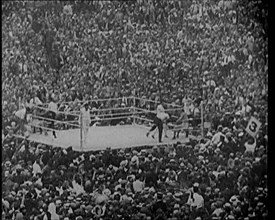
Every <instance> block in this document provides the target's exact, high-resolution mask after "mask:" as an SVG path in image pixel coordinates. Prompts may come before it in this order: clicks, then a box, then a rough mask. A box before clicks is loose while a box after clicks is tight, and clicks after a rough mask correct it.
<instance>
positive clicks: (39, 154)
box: [2, 0, 268, 220]
mask: <svg viewBox="0 0 275 220" xmlns="http://www.w3.org/2000/svg"><path fill="white" fill-rule="evenodd" d="M240 2H242V1H240ZM240 2H239V1H234V0H232V1H216V0H211V1H198V0H195V1H158V0H156V1H154V0H151V1H144V0H138V1H124V2H123V1H90V2H82V3H79V2H78V3H74V2H71V1H69V2H59V1H56V2H39V1H38V2H36V1H34V2H24V1H22V2H4V3H3V4H2V11H3V16H2V30H3V31H2V91H3V93H2V106H3V108H2V109H3V111H2V119H3V121H2V136H3V138H2V139H3V144H2V146H3V147H2V152H3V153H2V168H3V169H2V180H3V192H2V198H3V199H2V207H3V209H2V211H3V212H2V214H3V218H6V219H11V218H12V217H14V218H15V219H17V220H20V219H47V218H46V217H44V216H48V219H168V218H170V219H208V218H209V219H245V218H248V219H264V218H266V217H267V207H266V196H267V187H266V178H267V174H266V163H267V161H266V160H267V157H266V153H267V97H268V93H267V91H268V88H267V72H268V55H267V47H268V45H267V30H268V26H267V22H266V21H265V17H267V10H265V8H264V7H262V8H260V9H258V8H259V7H258V8H257V7H255V5H254V4H256V3H255V1H248V2H246V1H244V4H241V3H240ZM259 2H261V1H259ZM246 7H247V8H246ZM253 15H255V16H254V17H253ZM256 16H258V17H259V19H255V17H256ZM259 20H261V21H263V22H262V23H261V22H259ZM129 96H137V97H145V98H147V99H151V100H156V99H160V98H161V99H162V100H163V101H165V102H167V103H174V104H176V105H180V106H184V107H185V108H186V109H188V106H189V105H191V106H192V105H193V104H192V102H193V103H194V105H195V106H196V104H200V103H198V102H197V101H198V100H200V101H199V102H201V100H203V101H202V103H203V107H204V114H205V118H206V120H207V121H210V122H211V123H212V129H211V130H210V131H209V132H208V133H207V135H206V137H205V138H203V139H199V141H198V140H190V143H188V144H185V145H182V144H181V143H178V144H176V145H175V146H170V147H169V146H166V147H164V149H163V148H162V147H157V148H156V147H154V148H153V149H134V150H131V151H130V150H129V149H125V150H120V151H115V150H106V151H103V152H93V153H91V152H90V153H85V154H84V155H82V154H81V153H79V152H75V151H73V150H72V149H71V148H69V149H66V150H64V149H61V148H56V147H53V146H43V145H42V146H41V145H37V144H36V143H30V142H29V141H28V140H23V142H22V140H20V139H16V138H15V137H13V135H12V133H13V128H14V127H15V126H16V121H17V120H16V117H15V116H14V112H15V111H17V110H18V109H20V108H22V106H23V105H24V106H29V107H31V105H32V104H37V103H49V101H50V100H51V99H52V98H57V100H58V102H59V103H62V102H64V101H66V102H70V101H77V100H90V99H95V98H109V97H129ZM31 100H32V101H31ZM140 104H141V103H137V105H140ZM66 105H67V106H66V107H65V108H64V109H67V110H68V111H75V110H76V104H75V103H73V102H72V104H66ZM191 109H192V108H191ZM190 112H191V110H190ZM250 116H254V117H256V118H257V119H258V120H260V121H261V123H262V127H261V131H260V133H259V134H258V135H257V138H256V139H255V140H253V139H251V138H250V137H249V135H248V134H245V130H244V128H245V127H246V125H247V122H248V120H249V118H250ZM219 125H221V126H219ZM217 136H218V138H217ZM214 137H215V138H214ZM220 137H221V138H220ZM250 139H251V140H250ZM209 140H212V141H209ZM217 140H218V141H217ZM254 144H255V145H256V147H255V146H254ZM249 146H254V147H252V148H253V149H254V148H255V150H252V152H250V150H249V149H250V147H249ZM145 148H146V147H145ZM195 183H196V184H195ZM194 184H195V185H194ZM197 190H198V192H197ZM190 195H193V197H192V198H189V196H190ZM198 195H199V196H198ZM200 196H202V198H203V200H204V202H203V204H204V205H202V207H200V205H198V204H197V203H196V198H199V199H198V200H201V197H200ZM161 201H162V202H161ZM163 202H164V203H163ZM190 204H191V205H190ZM159 207H161V210H162V211H160V212H157V211H156V210H157V209H158V208H159ZM100 212H103V213H104V214H103V213H101V214H100ZM215 215H217V216H215ZM50 216H51V217H50ZM80 216H82V217H80Z"/></svg>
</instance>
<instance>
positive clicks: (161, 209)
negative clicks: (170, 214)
mask: <svg viewBox="0 0 275 220" xmlns="http://www.w3.org/2000/svg"><path fill="white" fill-rule="evenodd" d="M166 212H167V204H166V203H165V202H164V201H163V194H162V193H160V192H159V193H157V200H156V202H155V203H154V204H153V205H152V213H154V215H155V218H156V217H157V216H158V215H160V214H162V215H165V213H166Z"/></svg>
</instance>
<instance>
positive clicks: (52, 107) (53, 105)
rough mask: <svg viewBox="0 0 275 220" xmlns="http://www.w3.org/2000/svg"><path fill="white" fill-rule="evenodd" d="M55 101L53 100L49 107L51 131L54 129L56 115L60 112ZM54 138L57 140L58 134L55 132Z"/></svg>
mask: <svg viewBox="0 0 275 220" xmlns="http://www.w3.org/2000/svg"><path fill="white" fill-rule="evenodd" d="M55 99H56V98H52V99H51V102H50V103H49V106H48V109H49V111H48V118H49V119H52V121H50V124H49V128H51V129H54V121H53V120H55V119H56V113H57V111H58V107H57V103H56V102H55ZM53 136H54V138H56V133H55V131H54V130H53Z"/></svg>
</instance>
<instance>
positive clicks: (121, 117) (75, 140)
mask: <svg viewBox="0 0 275 220" xmlns="http://www.w3.org/2000/svg"><path fill="white" fill-rule="evenodd" d="M85 102H89V103H90V104H92V103H93V102H97V103H100V104H101V108H97V109H96V108H92V109H91V111H90V112H91V118H92V120H91V126H90V127H89V131H88V135H87V139H86V144H85V146H84V144H83V135H82V126H81V123H80V122H81V120H80V117H81V116H80V111H79V110H80V106H81V105H82V104H83V102H78V103H77V106H78V107H76V108H75V109H76V110H75V109H74V111H69V112H66V111H58V112H57V115H58V116H57V118H56V119H49V118H46V117H43V116H39V114H38V113H37V112H38V111H47V110H48V109H47V105H44V106H43V107H42V106H35V109H36V111H33V113H32V115H31V118H32V120H31V121H30V122H29V123H28V125H27V130H28V132H27V135H25V136H27V138H28V140H30V141H33V142H37V143H41V144H46V145H53V146H56V147H62V148H67V147H72V148H73V149H74V150H76V151H97V150H105V149H106V148H108V147H109V148H111V149H119V148H132V147H139V146H155V145H157V146H159V145H167V144H174V143H176V142H181V143H186V142H188V141H189V138H190V137H191V138H195V136H194V135H192V134H191V135H189V137H188V138H186V137H185V135H184V134H181V135H180V136H179V138H176V139H172V137H173V131H174V129H175V128H174V125H173V124H171V123H170V124H169V126H168V127H169V129H168V130H167V135H168V138H166V137H164V134H163V138H162V143H159V142H158V132H157V133H156V135H155V137H154V138H152V136H148V137H147V136H146V133H147V131H148V130H149V129H150V127H151V126H152V119H151V118H150V114H152V113H153V112H154V111H152V110H149V109H148V108H147V107H144V106H149V105H151V106H154V105H155V107H154V109H156V106H157V103H155V102H154V101H152V100H147V99H142V98H137V97H128V98H125V97H124V98H117V99H97V100H89V101H85ZM110 102H112V103H113V105H114V106H115V107H114V106H108V105H107V104H106V103H110ZM64 104H65V105H66V104H67V105H71V104H72V103H70V102H67V103H63V105H64ZM106 105H107V107H105V106H106ZM164 106H165V109H166V112H167V113H168V114H169V115H170V118H171V117H176V116H175V115H173V113H174V112H176V111H180V110H181V109H182V108H181V107H180V106H175V105H173V106H172V105H171V104H168V103H166V104H164ZM51 121H54V125H55V126H54V128H50V127H49V126H48V124H49V123H50V122H51ZM180 129H181V128H180ZM191 129H193V128H191ZM34 130H35V132H34ZM177 130H179V127H177ZM193 130H194V129H193ZM52 131H55V133H56V136H57V137H56V138H54V137H53V135H52ZM197 132H198V133H200V130H198V131H197ZM163 133H164V132H163ZM22 138H23V137H22Z"/></svg>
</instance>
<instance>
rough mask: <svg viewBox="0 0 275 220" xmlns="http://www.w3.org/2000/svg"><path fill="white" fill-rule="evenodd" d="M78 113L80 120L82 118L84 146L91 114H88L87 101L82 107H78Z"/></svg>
mask: <svg viewBox="0 0 275 220" xmlns="http://www.w3.org/2000/svg"><path fill="white" fill-rule="evenodd" d="M80 114H81V116H82V117H81V118H80V120H82V132H83V133H82V134H83V146H84V147H86V145H87V137H88V132H89V128H90V123H91V115H90V108H89V103H88V102H86V103H84V105H83V107H82V108H81V109H80ZM80 123H81V121H80Z"/></svg>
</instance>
